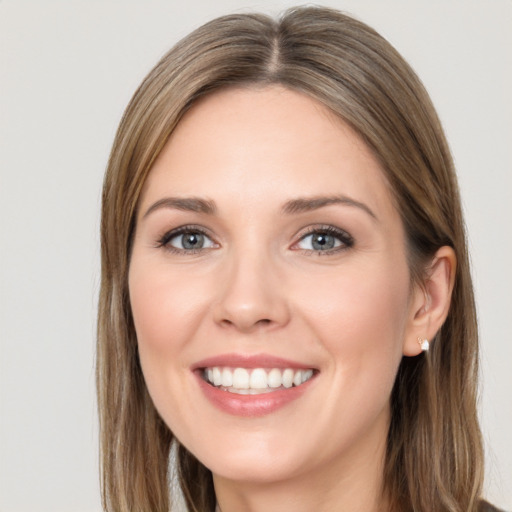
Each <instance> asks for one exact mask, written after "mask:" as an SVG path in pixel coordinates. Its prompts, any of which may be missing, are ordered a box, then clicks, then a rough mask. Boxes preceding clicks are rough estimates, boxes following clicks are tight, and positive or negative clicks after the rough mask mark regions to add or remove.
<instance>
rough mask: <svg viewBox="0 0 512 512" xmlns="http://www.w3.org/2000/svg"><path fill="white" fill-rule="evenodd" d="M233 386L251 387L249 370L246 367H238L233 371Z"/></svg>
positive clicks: (240, 387) (238, 387)
mask: <svg viewBox="0 0 512 512" xmlns="http://www.w3.org/2000/svg"><path fill="white" fill-rule="evenodd" d="M214 384H215V382H214ZM215 385H217V384H215ZM233 387H234V388H236V389H248V388H249V372H248V371H247V370H246V369H245V368H236V369H235V371H234V372H233Z"/></svg>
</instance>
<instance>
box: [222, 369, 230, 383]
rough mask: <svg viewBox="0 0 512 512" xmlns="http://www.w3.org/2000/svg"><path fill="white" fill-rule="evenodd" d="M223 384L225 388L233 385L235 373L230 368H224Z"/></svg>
mask: <svg viewBox="0 0 512 512" xmlns="http://www.w3.org/2000/svg"><path fill="white" fill-rule="evenodd" d="M222 385H223V386H224V387H225V388H229V387H231V386H232V385H233V373H231V370H230V369H229V368H224V369H223V370H222Z"/></svg>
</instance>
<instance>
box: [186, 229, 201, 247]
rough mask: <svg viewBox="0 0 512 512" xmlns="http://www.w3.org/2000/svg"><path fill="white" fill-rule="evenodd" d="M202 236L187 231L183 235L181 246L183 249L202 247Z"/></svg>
mask: <svg viewBox="0 0 512 512" xmlns="http://www.w3.org/2000/svg"><path fill="white" fill-rule="evenodd" d="M203 240H204V236H203V235H201V234H200V233H189V234H187V235H183V248H184V249H197V248H198V247H202V245H203Z"/></svg>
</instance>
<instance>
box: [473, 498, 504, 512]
mask: <svg viewBox="0 0 512 512" xmlns="http://www.w3.org/2000/svg"><path fill="white" fill-rule="evenodd" d="M478 512H504V511H502V510H500V509H499V508H496V507H494V506H493V505H491V504H490V503H488V502H487V501H484V500H482V501H481V502H480V508H479V509H478Z"/></svg>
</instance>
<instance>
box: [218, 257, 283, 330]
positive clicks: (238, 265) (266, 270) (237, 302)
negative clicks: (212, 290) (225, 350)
mask: <svg viewBox="0 0 512 512" xmlns="http://www.w3.org/2000/svg"><path fill="white" fill-rule="evenodd" d="M225 265H226V268H225V272H222V273H221V276H219V277H221V279H222V281H221V283H220V286H219V293H218V300H217V301H216V302H215V304H214V305H213V315H214V320H215V322H216V323H218V324H219V325H221V326H223V327H232V328H235V329H237V330H238V331H240V332H243V333H251V332H254V331H259V330H261V329H266V330H271V329H276V328H278V327H282V326H284V325H286V324H287V323H288V321H289V319H290V310H289V304H288V301H287V294H286V284H285V280H284V279H283V276H282V275H281V274H280V273H279V271H278V270H277V269H276V268H275V267H276V266H275V265H273V264H272V262H271V261H270V258H264V257H257V256H255V255H252V256H245V257H243V256H242V257H238V258H236V257H234V258H232V259H231V260H230V261H226V262H225Z"/></svg>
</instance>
